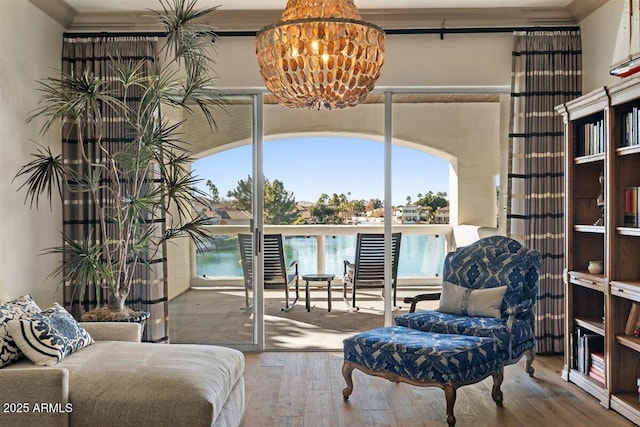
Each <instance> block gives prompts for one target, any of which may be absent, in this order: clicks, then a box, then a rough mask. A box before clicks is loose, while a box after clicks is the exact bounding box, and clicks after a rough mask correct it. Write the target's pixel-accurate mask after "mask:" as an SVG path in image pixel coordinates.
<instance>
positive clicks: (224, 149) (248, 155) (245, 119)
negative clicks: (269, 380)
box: [169, 96, 260, 349]
mask: <svg viewBox="0 0 640 427" xmlns="http://www.w3.org/2000/svg"><path fill="white" fill-rule="evenodd" d="M254 98H255V96H229V97H227V104H226V105H225V106H224V108H221V109H220V110H219V111H218V112H217V114H215V115H214V119H215V125H216V128H215V129H214V130H213V131H212V130H211V129H210V128H209V125H208V124H207V121H206V119H205V118H204V117H198V116H197V115H194V116H190V117H188V118H187V122H186V124H185V139H187V141H189V142H190V144H191V146H192V150H193V151H192V152H193V155H194V157H195V160H194V162H193V163H192V167H193V169H194V170H195V172H196V175H197V176H198V177H199V178H200V179H201V182H200V183H199V184H198V185H197V188H198V189H200V190H201V191H203V192H204V193H205V195H203V196H202V197H201V198H200V203H198V205H197V206H194V210H195V211H196V212H195V213H196V214H197V215H201V216H203V217H205V218H206V220H207V222H208V224H209V231H210V239H209V241H208V242H207V245H206V246H205V248H204V251H200V252H197V251H196V250H195V248H191V249H190V250H187V251H186V252H185V251H182V252H181V253H178V254H174V259H180V260H181V263H178V262H174V263H173V265H174V266H175V270H176V271H178V270H185V271H192V274H191V277H189V279H190V280H189V283H190V286H189V287H188V288H186V289H184V290H182V292H180V293H178V294H177V295H175V297H174V298H171V300H170V303H169V307H170V325H171V342H173V343H202V344H220V345H230V346H234V347H238V348H241V349H257V348H258V337H257V334H256V325H257V320H258V319H257V317H256V307H257V306H258V305H259V304H260V302H259V301H258V300H257V299H256V295H255V293H254V289H255V287H254V281H255V277H254V272H255V271H256V270H258V269H257V268H255V266H257V265H258V264H257V262H259V260H258V259H257V258H256V256H255V255H256V253H257V251H256V249H255V244H254V242H256V239H255V236H254V230H255V229H256V226H257V224H256V223H255V222H254V215H253V206H252V203H253V200H254V197H253V195H254V186H253V180H252V176H253V175H254V172H253V171H254V168H255V167H256V161H255V159H254V157H255V151H256V150H255V148H254V147H255V144H256V143H257V138H256V135H255V133H256V127H255V124H254V116H255V114H254V110H255V101H254ZM170 251H171V248H170ZM174 252H175V251H174ZM169 256H170V257H171V253H170V255H169ZM171 265H172V264H171V262H170V271H169V281H170V286H171V282H172V281H174V282H179V281H181V280H184V276H183V277H180V275H178V274H172V272H171ZM189 266H191V268H189Z"/></svg>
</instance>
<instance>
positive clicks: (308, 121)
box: [264, 95, 384, 350]
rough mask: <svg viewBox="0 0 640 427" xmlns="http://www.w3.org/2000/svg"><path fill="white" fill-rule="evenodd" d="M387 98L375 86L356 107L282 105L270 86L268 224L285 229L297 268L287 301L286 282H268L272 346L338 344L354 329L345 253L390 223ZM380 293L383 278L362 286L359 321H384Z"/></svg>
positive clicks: (351, 256) (349, 256)
mask: <svg viewBox="0 0 640 427" xmlns="http://www.w3.org/2000/svg"><path fill="white" fill-rule="evenodd" d="M383 99H384V98H383V97H382V96H381V95H370V99H369V100H368V101H367V103H365V104H362V105H358V106H357V107H355V108H345V109H340V110H313V109H290V108H288V107H284V106H281V105H277V104H274V103H272V102H271V100H270V97H269V96H268V95H265V103H264V129H265V131H264V135H265V136H264V141H265V142H264V180H265V181H264V182H265V189H264V216H265V233H266V234H279V235H282V240H283V246H284V254H285V261H286V264H287V266H289V265H290V264H291V263H293V262H294V261H296V262H297V264H296V265H297V268H298V275H299V281H298V290H299V298H298V300H297V302H296V303H295V305H293V308H292V309H290V310H289V309H288V308H287V302H286V301H287V300H286V295H285V291H284V286H280V287H277V286H274V285H271V286H268V285H265V337H266V348H267V349H268V350H274V349H304V350H307V349H340V348H342V339H343V338H345V337H346V336H348V335H351V334H352V333H353V317H352V316H353V315H354V313H352V312H351V311H353V310H354V309H353V307H352V304H353V302H352V292H351V288H349V289H347V291H348V292H347V298H343V281H342V278H343V276H344V275H345V263H344V261H345V260H348V261H349V262H350V263H353V262H354V261H355V253H356V235H357V233H358V232H365V233H382V232H383V229H384V225H383V224H384V217H383V204H382V201H383V199H384V102H383ZM265 271H266V266H265ZM294 271H295V270H294ZM290 273H291V271H290ZM317 275H321V276H317ZM322 275H328V276H326V277H325V276H322ZM304 277H307V279H308V280H305V278H304ZM331 277H333V279H332V280H331ZM307 284H308V286H307ZM329 285H330V286H331V290H329ZM307 289H308V293H307ZM381 296H382V290H381V289H380V288H370V289H360V290H358V292H357V293H356V306H358V307H359V312H358V313H357V316H359V322H360V321H362V329H366V328H375V327H379V326H382V325H383V322H384V316H383V314H384V301H383V299H382V298H381ZM294 300H295V283H291V284H290V292H289V303H290V304H291V303H293V301H294ZM329 302H331V311H329V305H330V304H329ZM307 304H308V305H307ZM283 309H284V310H283Z"/></svg>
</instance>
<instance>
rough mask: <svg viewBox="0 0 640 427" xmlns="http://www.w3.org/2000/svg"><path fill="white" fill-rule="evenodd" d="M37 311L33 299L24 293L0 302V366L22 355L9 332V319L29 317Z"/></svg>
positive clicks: (38, 310) (37, 308) (38, 308)
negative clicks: (18, 296)
mask: <svg viewBox="0 0 640 427" xmlns="http://www.w3.org/2000/svg"><path fill="white" fill-rule="evenodd" d="M39 312H40V307H38V304H36V303H35V302H34V301H33V299H32V298H31V295H24V296H21V297H20V298H16V299H14V300H11V301H7V302H5V303H2V304H0V368H2V367H3V366H7V365H8V364H10V363H12V362H15V361H16V360H18V359H20V358H21V357H22V352H21V351H20V349H19V348H18V346H17V345H16V343H15V341H14V339H13V337H12V336H11V333H10V332H9V328H8V323H9V321H11V320H16V319H21V318H23V317H29V316H31V315H33V314H36V313H39Z"/></svg>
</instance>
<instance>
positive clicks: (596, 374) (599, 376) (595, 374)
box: [589, 367, 605, 385]
mask: <svg viewBox="0 0 640 427" xmlns="http://www.w3.org/2000/svg"><path fill="white" fill-rule="evenodd" d="M589 377H590V378H593V379H594V380H596V381H598V382H599V383H601V384H602V385H604V384H605V380H604V372H600V371H599V370H597V369H593V367H591V369H589Z"/></svg>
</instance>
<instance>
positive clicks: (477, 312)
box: [438, 282, 507, 317]
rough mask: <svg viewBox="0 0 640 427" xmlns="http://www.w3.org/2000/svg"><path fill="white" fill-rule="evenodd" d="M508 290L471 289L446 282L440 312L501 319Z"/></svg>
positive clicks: (500, 287) (502, 288)
mask: <svg viewBox="0 0 640 427" xmlns="http://www.w3.org/2000/svg"><path fill="white" fill-rule="evenodd" d="M506 290H507V287H506V286H498V287H496V288H488V289H469V288H465V287H462V286H458V285H455V284H453V283H449V282H444V283H442V295H441V297H440V307H439V308H438V311H440V312H443V313H450V314H461V315H463V316H472V317H501V313H500V307H501V306H502V298H503V297H504V293H505V291H506Z"/></svg>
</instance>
